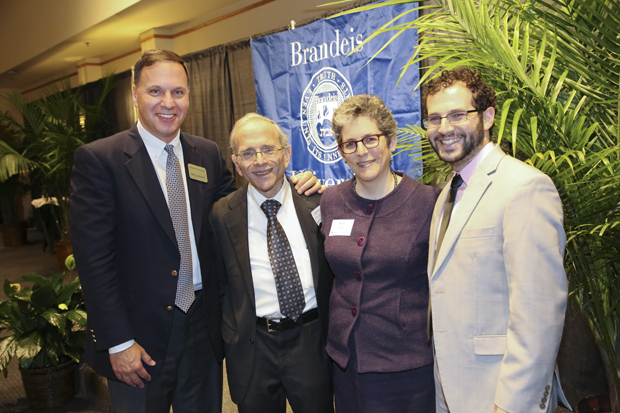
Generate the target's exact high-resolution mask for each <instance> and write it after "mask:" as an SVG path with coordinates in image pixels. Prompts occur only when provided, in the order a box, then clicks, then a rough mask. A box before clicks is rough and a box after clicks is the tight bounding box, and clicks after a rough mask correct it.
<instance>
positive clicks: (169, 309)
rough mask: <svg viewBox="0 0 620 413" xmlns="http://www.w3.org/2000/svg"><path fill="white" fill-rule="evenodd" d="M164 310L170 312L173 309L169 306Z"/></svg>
mask: <svg viewBox="0 0 620 413" xmlns="http://www.w3.org/2000/svg"><path fill="white" fill-rule="evenodd" d="M166 310H168V311H172V310H174V307H173V306H171V305H169V306H168V307H166Z"/></svg>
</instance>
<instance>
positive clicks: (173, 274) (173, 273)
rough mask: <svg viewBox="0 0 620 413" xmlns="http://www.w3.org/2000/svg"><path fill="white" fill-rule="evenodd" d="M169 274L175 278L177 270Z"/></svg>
mask: <svg viewBox="0 0 620 413" xmlns="http://www.w3.org/2000/svg"><path fill="white" fill-rule="evenodd" d="M170 274H172V276H173V277H176V276H177V275H179V273H178V272H177V270H172V272H171V273H170Z"/></svg>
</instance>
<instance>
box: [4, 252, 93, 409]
mask: <svg viewBox="0 0 620 413" xmlns="http://www.w3.org/2000/svg"><path fill="white" fill-rule="evenodd" d="M67 261H68V262H67V266H68V267H70V268H71V269H73V268H74V267H75V261H73V256H71V257H69V258H68V259H67ZM22 278H23V279H24V281H26V282H28V283H32V287H22V286H21V285H20V284H11V283H10V282H9V281H8V280H6V281H5V283H4V294H5V295H6V296H7V297H8V298H7V299H6V300H5V301H2V302H0V333H1V334H0V336H2V337H1V338H0V371H2V372H4V374H5V376H6V374H7V366H8V364H9V362H10V361H11V359H12V358H13V356H17V358H18V359H19V368H20V372H21V375H22V381H23V383H24V389H25V390H26V397H27V398H28V402H29V404H30V406H31V407H32V408H34V409H48V408H52V407H56V406H61V405H63V404H65V403H67V402H68V401H69V400H71V398H73V395H74V377H75V367H76V366H77V364H76V363H77V362H79V360H80V358H81V356H82V353H83V351H84V348H85V336H84V334H85V333H84V329H85V327H86V311H85V310H84V298H83V296H82V290H81V288H80V280H79V278H78V277H72V276H71V274H70V273H69V274H65V273H63V274H59V275H54V276H52V277H51V278H46V277H43V276H41V275H35V274H32V275H26V276H23V277H22Z"/></svg>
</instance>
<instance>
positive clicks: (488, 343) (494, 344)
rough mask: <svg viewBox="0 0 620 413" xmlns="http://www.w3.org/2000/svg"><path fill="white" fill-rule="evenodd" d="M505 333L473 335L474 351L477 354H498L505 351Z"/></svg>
mask: <svg viewBox="0 0 620 413" xmlns="http://www.w3.org/2000/svg"><path fill="white" fill-rule="evenodd" d="M506 348H507V342H506V336H505V335H497V336H474V353H475V354H476V355H477V356H499V355H503V354H504V353H505V352H506Z"/></svg>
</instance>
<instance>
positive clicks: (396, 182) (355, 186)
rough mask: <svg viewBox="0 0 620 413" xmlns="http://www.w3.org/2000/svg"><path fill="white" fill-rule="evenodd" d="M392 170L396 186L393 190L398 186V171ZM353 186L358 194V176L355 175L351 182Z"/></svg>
mask: <svg viewBox="0 0 620 413" xmlns="http://www.w3.org/2000/svg"><path fill="white" fill-rule="evenodd" d="M390 172H392V177H393V178H394V188H392V191H393V190H394V189H396V187H397V186H398V178H397V177H396V172H394V171H390ZM351 188H353V192H355V193H356V194H357V189H356V188H357V177H355V176H354V177H353V181H352V182H351Z"/></svg>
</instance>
